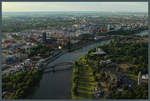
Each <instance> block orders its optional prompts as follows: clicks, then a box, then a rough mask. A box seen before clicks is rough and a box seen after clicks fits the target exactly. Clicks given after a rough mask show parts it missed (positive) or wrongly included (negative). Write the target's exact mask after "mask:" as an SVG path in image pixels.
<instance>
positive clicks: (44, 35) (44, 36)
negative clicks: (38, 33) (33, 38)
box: [43, 32, 47, 43]
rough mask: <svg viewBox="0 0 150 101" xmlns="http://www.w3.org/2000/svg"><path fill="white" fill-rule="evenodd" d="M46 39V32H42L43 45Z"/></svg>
mask: <svg viewBox="0 0 150 101" xmlns="http://www.w3.org/2000/svg"><path fill="white" fill-rule="evenodd" d="M46 42H47V39H46V32H43V43H46Z"/></svg>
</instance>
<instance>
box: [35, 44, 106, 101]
mask: <svg viewBox="0 0 150 101" xmlns="http://www.w3.org/2000/svg"><path fill="white" fill-rule="evenodd" d="M104 43H105V44H107V43H108V41H101V42H97V43H94V44H92V45H88V46H86V47H83V48H81V49H78V50H76V51H73V52H70V53H65V54H64V55H62V56H60V57H59V58H57V59H56V60H54V61H53V62H51V63H49V64H48V67H49V66H53V65H55V64H58V63H61V62H74V61H75V60H77V59H78V58H79V57H81V56H82V55H84V54H85V53H87V52H88V51H89V50H90V49H92V48H95V47H97V46H99V45H100V44H104ZM71 88H72V70H65V71H57V72H48V73H44V74H43V76H42V79H41V80H40V83H39V86H38V87H37V88H36V89H35V91H34V93H33V95H32V99H71Z"/></svg>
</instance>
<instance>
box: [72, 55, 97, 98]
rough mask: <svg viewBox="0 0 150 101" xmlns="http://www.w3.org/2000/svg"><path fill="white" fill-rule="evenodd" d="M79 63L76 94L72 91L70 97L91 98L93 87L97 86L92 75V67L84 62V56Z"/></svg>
mask: <svg viewBox="0 0 150 101" xmlns="http://www.w3.org/2000/svg"><path fill="white" fill-rule="evenodd" d="M78 63H79V64H80V67H78V69H79V71H80V72H79V74H78V75H79V81H78V87H77V93H78V94H77V95H75V94H73V93H72V99H93V98H94V96H93V95H94V92H93V90H94V88H95V87H97V85H98V83H97V82H96V81H95V79H94V76H93V71H92V68H91V67H90V66H89V65H88V64H86V62H85V59H84V57H82V58H81V59H80V61H78Z"/></svg>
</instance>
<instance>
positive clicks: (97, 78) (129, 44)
mask: <svg viewBox="0 0 150 101" xmlns="http://www.w3.org/2000/svg"><path fill="white" fill-rule="evenodd" d="M141 39H142V40H141ZM136 47H139V48H138V49H137V48H136ZM99 48H101V49H102V50H104V52H105V53H106V54H105V55H104V56H99V55H94V52H95V51H96V49H95V48H94V49H92V50H91V51H88V53H87V54H85V55H84V56H82V57H81V58H80V59H78V60H77V61H76V62H75V64H74V70H73V75H72V82H73V83H72V99H106V98H107V99H108V98H110V99H122V98H129V99H132V98H134V99H135V98H136V99H146V98H147V96H148V94H147V92H148V89H147V86H148V85H147V83H146V80H141V81H140V82H141V83H140V84H139V83H138V74H139V72H141V73H142V74H143V75H145V74H146V73H147V71H148V70H147V67H148V60H147V59H148V58H147V56H148V55H147V54H148V51H147V50H148V46H147V42H146V40H143V37H137V38H135V37H134V38H129V37H127V38H117V39H115V40H114V41H111V42H110V43H109V44H108V45H103V46H100V47H99ZM114 50H115V51H114ZM143 51H145V54H143V53H142V52H143ZM93 83H94V84H95V85H93ZM141 90H143V93H141V92H140V91H141ZM122 92H124V93H122ZM135 92H136V93H135ZM119 95H120V96H119Z"/></svg>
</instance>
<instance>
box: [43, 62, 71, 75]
mask: <svg viewBox="0 0 150 101" xmlns="http://www.w3.org/2000/svg"><path fill="white" fill-rule="evenodd" d="M72 68H73V63H72V62H61V63H58V64H55V65H53V66H50V67H49V66H47V67H46V68H45V71H44V73H48V72H57V71H64V70H70V69H72Z"/></svg>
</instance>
